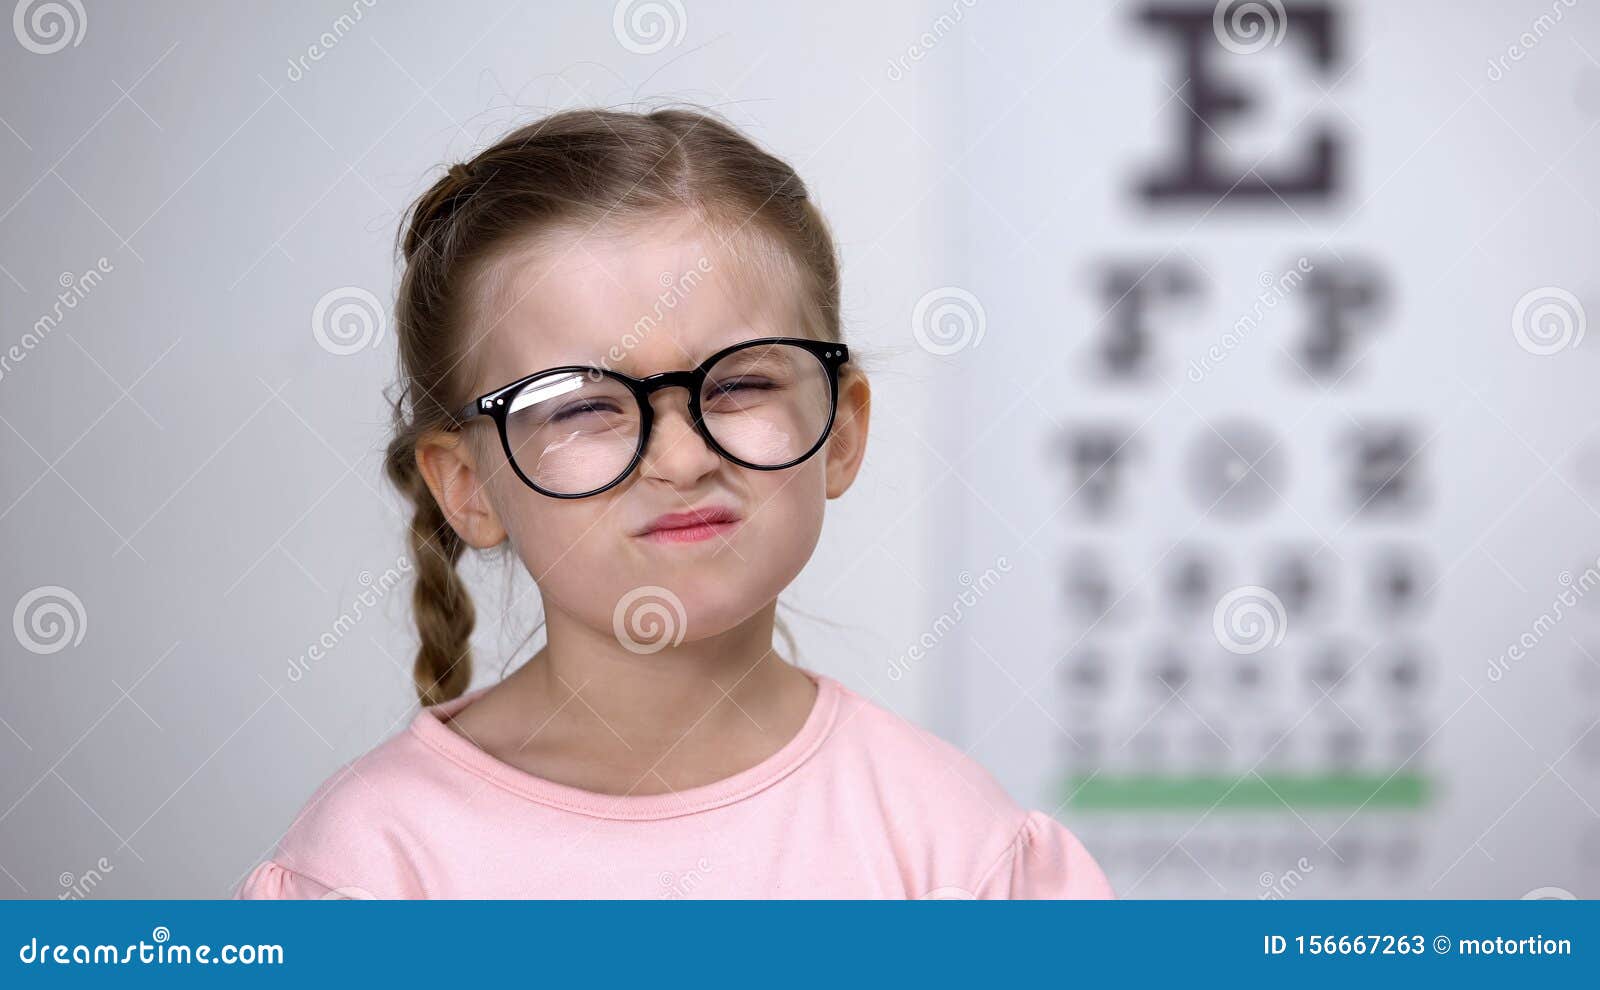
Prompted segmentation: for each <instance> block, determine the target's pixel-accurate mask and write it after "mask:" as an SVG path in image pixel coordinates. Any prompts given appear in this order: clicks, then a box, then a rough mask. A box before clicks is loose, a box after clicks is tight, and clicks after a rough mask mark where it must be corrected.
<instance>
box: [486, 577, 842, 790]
mask: <svg viewBox="0 0 1600 990" xmlns="http://www.w3.org/2000/svg"><path fill="white" fill-rule="evenodd" d="M546 614H547V622H546V627H547V630H548V636H549V639H548V642H547V644H546V645H545V647H544V648H543V649H541V650H540V651H539V652H538V653H536V654H534V656H533V657H532V658H531V659H530V660H529V661H528V662H527V663H525V664H524V665H522V666H521V667H519V668H518V669H517V670H516V671H515V672H513V673H512V674H511V675H510V676H508V677H507V678H506V679H505V680H504V681H503V682H502V683H500V684H498V685H496V686H494V687H493V688H491V689H490V690H489V691H487V692H485V694H484V696H483V698H481V699H480V700H478V701H476V702H474V703H473V704H472V705H469V706H467V708H466V709H465V710H464V711H463V712H462V713H461V714H460V715H459V716H458V717H457V718H456V720H455V728H456V730H457V731H458V732H460V733H461V734H462V735H465V736H467V737H468V738H469V739H471V740H472V741H473V742H474V743H476V744H477V745H478V746H479V747H480V748H482V749H484V750H486V751H487V752H489V753H490V754H491V755H493V756H496V757H497V758H499V759H501V760H502V761H504V762H507V763H511V764H512V765H514V766H517V767H519V768H521V769H524V770H526V771H528V772H530V773H534V774H535V775H537V776H542V777H546V778H549V779H554V780H556V781H558V782H560V783H566V784H569V785H571V786H576V787H580V788H583V789H585V790H592V791H600V792H604V793H624V792H625V793H633V794H651V793H662V792H665V791H669V790H682V789H684V788H686V787H693V786H697V785H699V784H706V783H711V782H713V781H715V780H718V779H721V778H722V777H725V776H729V775H730V774H732V773H737V772H738V771H740V770H742V769H746V768H747V767H749V766H754V765H755V764H756V763H759V762H760V761H761V760H763V759H765V758H766V757H767V756H770V755H771V754H772V753H775V752H776V751H777V750H778V749H780V748H781V747H782V746H783V744H784V743H786V742H788V740H789V739H790V738H792V737H793V736H794V735H795V733H796V732H798V731H799V729H800V727H801V726H802V725H803V724H804V722H805V719H806V717H807V716H808V715H809V714H810V711H811V706H812V704H813V703H814V701H815V696H816V692H815V686H814V685H813V684H812V682H811V680H810V678H808V677H806V676H805V674H804V673H803V672H802V671H801V670H799V669H797V668H796V667H794V666H792V665H791V664H789V663H788V662H786V661H785V660H784V659H783V658H782V657H779V656H778V655H777V654H776V653H775V652H774V651H773V649H772V631H773V620H774V615H775V603H774V604H769V605H768V606H766V607H765V608H763V609H762V610H761V611H760V612H758V613H757V614H755V615H753V616H751V617H750V619H748V620H746V621H745V622H743V623H740V624H739V625H738V626H736V627H734V628H733V629H730V630H728V631H727V632H724V633H721V634H719V635H717V636H713V637H710V638H708V639H703V640H699V641H696V642H685V643H681V644H679V645H677V646H670V645H669V646H666V647H664V648H662V649H661V650H659V651H657V652H655V653H645V654H640V653H635V652H633V651H631V650H629V649H627V648H626V647H625V646H623V645H622V644H621V643H619V642H618V640H617V638H616V637H615V636H613V635H611V633H610V631H609V630H607V631H605V632H600V631H597V630H593V629H589V628H588V627H586V626H584V625H582V623H579V622H577V621H575V620H574V619H572V618H571V617H570V616H567V615H565V614H562V613H560V612H558V611H554V610H551V609H549V606H548V604H547V613H546Z"/></svg>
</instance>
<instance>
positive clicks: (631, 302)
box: [476, 224, 799, 386]
mask: <svg viewBox="0 0 1600 990" xmlns="http://www.w3.org/2000/svg"><path fill="white" fill-rule="evenodd" d="M761 267H763V266H760V265H757V264H755V263H754V262H753V261H751V260H750V256H749V255H748V254H747V255H745V256H744V257H740V256H739V255H738V254H736V253H735V252H734V251H732V250H730V249H729V247H728V246H726V245H724V244H723V243H722V242H721V240H720V239H719V238H718V236H717V235H716V234H715V233H714V232H712V231H710V230H708V229H706V228H705V227H703V226H699V225H695V224H662V225H657V226H654V227H650V228H646V229H643V230H637V229H636V230H633V231H630V232H628V233H627V234H625V235H624V234H620V233H607V234H605V235H598V234H587V235H575V236H572V237H568V238H565V239H562V238H553V239H551V240H550V241H549V242H548V243H543V244H539V245H535V246H531V247H529V248H528V249H526V250H524V251H522V252H519V253H517V254H514V255H509V256H507V257H506V258H505V259H504V260H503V261H502V262H501V263H500V264H499V265H497V266H496V270H495V271H494V272H493V273H492V274H491V277H490V279H489V283H490V284H489V285H488V286H487V291H486V293H485V295H486V297H487V298H486V299H485V304H486V305H485V310H486V312H485V314H484V315H485V316H487V317H488V319H487V321H486V322H485V323H484V324H482V325H481V326H482V329H480V330H479V333H480V335H481V337H482V339H481V340H479V341H478V342H477V345H476V346H477V348H478V349H479V350H480V351H481V353H482V358H483V360H482V364H481V367H482V369H483V375H484V376H485V377H487V378H489V379H496V380H497V376H498V377H499V378H512V377H516V376H518V375H523V374H527V373H529V372H532V371H537V370H539V369H540V368H547V367H554V366H557V365H563V364H597V365H601V366H603V367H609V368H613V369H615V370H617V371H621V372H624V373H628V374H636V375H639V376H641V377H642V376H643V375H646V374H652V373H654V372H656V371H661V370H670V369H675V368H686V367H690V366H692V365H694V364H697V363H698V362H700V361H701V360H702V359H704V358H705V357H707V356H708V355H710V354H711V353H713V352H714V351H716V350H718V349H720V348H722V347H725V346H727V345H728V344H732V343H737V342H738V341H741V340H747V339H749V338H751V337H760V336H769V335H774V334H783V335H795V334H798V333H799V330H798V328H797V327H794V326H790V325H789V324H791V323H793V322H794V320H793V317H794V315H795V314H796V313H797V310H796V309H795V306H794V301H793V292H792V287H791V286H789V285H786V284H784V283H785V282H786V281H790V280H788V279H775V278H772V277H771V276H770V274H765V273H762V272H761V271H760V270H759V269H760V268H761ZM489 384H490V385H491V386H492V385H493V384H494V383H493V382H490V383H489Z"/></svg>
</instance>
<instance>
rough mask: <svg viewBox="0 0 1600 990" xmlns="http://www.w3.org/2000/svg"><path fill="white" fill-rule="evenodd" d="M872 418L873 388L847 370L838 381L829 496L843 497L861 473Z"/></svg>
mask: <svg viewBox="0 0 1600 990" xmlns="http://www.w3.org/2000/svg"><path fill="white" fill-rule="evenodd" d="M871 417H872V386H870V385H869V384H867V376H866V375H865V374H863V373H862V372H860V371H858V370H855V369H850V368H847V369H846V371H845V373H844V374H843V375H841V376H840V378H839V410H838V412H836V413H835V414H834V417H833V434H832V435H831V436H830V437H829V438H828V445H827V447H826V448H825V450H826V453H827V455H828V497H829V498H838V497H839V496H840V495H843V494H844V493H845V492H846V491H847V490H848V489H849V488H850V485H851V483H853V482H854V481H855V480H856V472H858V471H860V470H861V459H862V457H864V456H865V455H866V453H867V423H868V421H869V420H870V419H871Z"/></svg>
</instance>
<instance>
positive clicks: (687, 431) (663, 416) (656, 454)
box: [639, 388, 722, 487]
mask: <svg viewBox="0 0 1600 990" xmlns="http://www.w3.org/2000/svg"><path fill="white" fill-rule="evenodd" d="M681 393H682V390H681V389H675V388H669V389H662V390H661V391H659V392H657V393H656V394H654V395H652V396H651V397H650V405H651V407H652V408H653V409H654V412H655V415H654V420H655V422H654V424H653V425H652V426H651V427H650V442H649V443H648V444H646V445H645V449H644V457H643V459H642V460H641V461H640V464H639V471H640V473H641V474H643V475H646V476H649V477H654V478H659V479H661V480H662V481H668V482H671V483H672V484H674V485H678V486H681V487H689V486H692V485H693V484H694V483H695V482H696V481H699V480H700V479H701V478H703V477H705V476H706V475H708V474H710V473H711V472H713V471H715V470H716V469H717V468H718V466H719V465H720V464H721V462H722V458H721V457H720V456H719V455H718V454H717V452H716V451H715V450H712V449H711V447H710V445H709V444H707V443H706V440H705V437H702V436H701V435H700V433H699V431H697V430H696V429H695V428H694V422H693V421H692V420H691V419H690V418H689V400H688V397H687V395H686V394H681Z"/></svg>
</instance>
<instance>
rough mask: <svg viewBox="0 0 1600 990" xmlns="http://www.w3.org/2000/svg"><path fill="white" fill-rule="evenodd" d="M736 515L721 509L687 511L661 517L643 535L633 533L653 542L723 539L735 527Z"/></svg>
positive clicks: (715, 507)
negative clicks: (717, 537) (715, 537)
mask: <svg viewBox="0 0 1600 990" xmlns="http://www.w3.org/2000/svg"><path fill="white" fill-rule="evenodd" d="M741 521H742V520H741V518H740V516H739V514H738V513H737V512H734V511H733V510H732V509H729V508H725V507H723V506H706V507H704V508H699V509H691V510H689V511H688V512H672V513H668V514H667V515H664V516H660V517H658V518H656V520H655V521H654V522H652V523H650V525H649V526H647V527H646V528H645V529H644V531H643V532H640V533H637V534H635V535H636V536H639V537H640V538H642V539H646V540H650V541H652V542H654V543H698V542H700V541H701V540H709V539H711V538H712V537H714V536H725V535H726V534H728V533H729V532H732V531H733V530H734V529H735V528H737V527H738V525H739V523H740V522H741Z"/></svg>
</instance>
